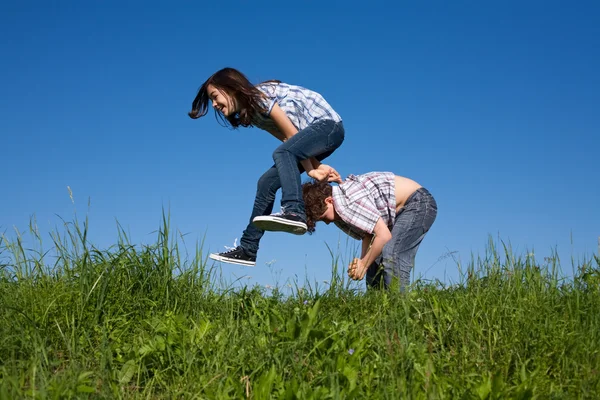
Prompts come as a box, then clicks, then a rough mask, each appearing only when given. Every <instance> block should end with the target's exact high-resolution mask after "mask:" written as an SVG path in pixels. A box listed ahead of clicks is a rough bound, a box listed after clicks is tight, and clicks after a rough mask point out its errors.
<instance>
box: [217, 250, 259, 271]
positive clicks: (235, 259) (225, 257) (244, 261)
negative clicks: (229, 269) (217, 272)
mask: <svg viewBox="0 0 600 400" xmlns="http://www.w3.org/2000/svg"><path fill="white" fill-rule="evenodd" d="M209 257H210V258H211V259H213V260H215V261H221V262H226V263H230V264H237V265H245V266H247V267H254V266H255V265H256V256H249V255H248V254H246V252H245V251H244V249H243V248H242V246H237V247H235V248H233V249H231V250H228V251H224V252H223V253H211V254H210V256H209Z"/></svg>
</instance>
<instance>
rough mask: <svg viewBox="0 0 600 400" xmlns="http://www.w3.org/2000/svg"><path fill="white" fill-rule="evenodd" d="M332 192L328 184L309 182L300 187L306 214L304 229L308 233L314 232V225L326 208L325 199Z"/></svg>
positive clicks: (315, 181)
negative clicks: (305, 228)
mask: <svg viewBox="0 0 600 400" xmlns="http://www.w3.org/2000/svg"><path fill="white" fill-rule="evenodd" d="M332 193H333V190H332V188H331V185H330V184H329V183H328V182H319V181H317V180H314V179H313V180H311V181H309V182H306V183H304V184H303V185H302V197H303V199H304V209H305V212H306V227H307V231H308V233H313V232H314V231H315V224H316V222H317V221H318V220H319V218H321V216H322V215H323V213H325V210H327V206H326V205H325V199H326V198H327V197H329V196H331V195H332Z"/></svg>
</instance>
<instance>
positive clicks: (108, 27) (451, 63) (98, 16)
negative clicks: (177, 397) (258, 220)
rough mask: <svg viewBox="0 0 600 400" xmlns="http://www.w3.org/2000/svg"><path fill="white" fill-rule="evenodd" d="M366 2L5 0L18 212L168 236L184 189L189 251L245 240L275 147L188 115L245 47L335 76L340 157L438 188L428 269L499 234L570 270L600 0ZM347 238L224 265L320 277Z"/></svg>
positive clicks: (590, 139)
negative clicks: (163, 227)
mask: <svg viewBox="0 0 600 400" xmlns="http://www.w3.org/2000/svg"><path fill="white" fill-rule="evenodd" d="M349 4H350V3H340V4H339V5H338V4H333V3H328V2H319V3H317V2H296V3H293V4H291V3H290V2H279V3H271V2H258V3H257V2H236V1H232V2H227V3H218V2H215V3H212V4H208V3H206V2H181V3H177V5H175V3H173V4H170V5H166V3H164V4H157V3H153V2H144V3H142V2H115V1H103V2H94V3H92V2H74V1H71V2H69V1H65V2H12V3H7V4H3V5H2V6H0V7H1V8H0V34H1V35H2V38H3V40H2V41H1V42H0V51H1V54H2V62H1V63H0V83H1V87H2V96H0V136H1V138H2V140H1V147H0V149H1V150H0V151H1V154H2V160H3V168H2V176H3V178H2V181H1V183H0V188H1V189H0V190H1V191H2V194H3V195H2V201H1V207H0V231H2V232H5V233H6V234H7V235H8V236H14V234H13V232H14V228H13V227H17V228H18V229H20V230H22V231H23V230H26V228H27V225H28V223H29V219H30V217H31V216H32V215H35V216H36V218H37V222H38V225H39V228H40V230H41V231H42V232H46V235H45V244H46V245H47V246H48V247H49V245H50V240H49V237H48V236H47V232H49V231H50V230H53V229H55V228H56V227H57V226H58V227H59V231H61V228H60V224H61V221H60V219H59V217H58V216H60V217H62V218H64V219H66V220H70V219H72V217H73V213H74V211H75V210H76V212H77V214H78V216H79V217H80V218H82V217H84V216H85V214H86V213H88V214H89V219H90V237H91V240H92V242H93V243H95V244H96V245H97V246H98V247H108V246H110V245H112V244H114V243H116V240H117V228H116V221H117V220H118V221H119V223H120V224H121V225H122V226H123V227H124V228H125V229H126V230H127V231H128V232H129V234H130V236H131V240H132V241H133V242H134V243H151V242H153V241H154V240H155V234H154V233H153V232H154V231H155V230H156V229H157V228H158V227H159V224H160V219H161V210H162V208H163V207H165V208H167V209H169V210H170V213H171V223H172V228H174V229H177V230H179V231H181V232H182V233H185V234H186V242H187V243H188V245H189V246H190V248H193V245H194V244H195V242H196V241H197V240H204V250H205V251H223V250H224V247H223V246H224V245H229V246H231V245H232V244H233V241H234V239H235V238H238V239H239V238H240V236H241V233H242V231H243V229H244V227H245V226H246V223H247V221H248V218H249V215H250V211H251V208H252V202H253V199H254V193H255V189H256V180H257V179H258V178H259V176H260V175H261V174H262V173H263V172H264V171H265V170H266V169H267V168H269V167H270V166H271V165H272V158H271V154H272V151H273V150H274V149H275V147H276V146H277V141H276V140H275V139H274V138H273V137H271V135H269V134H268V133H266V132H263V131H260V130H259V129H240V130H237V131H231V130H229V129H227V128H223V127H221V126H219V124H218V123H217V121H216V120H215V118H214V117H213V116H212V114H209V116H207V117H205V118H202V119H200V120H192V119H190V118H189V117H188V116H187V114H186V113H187V112H188V111H189V109H190V106H191V102H192V100H193V98H194V96H195V94H196V92H197V89H198V88H199V86H200V85H201V84H202V82H204V80H206V79H207V78H208V76H210V75H211V74H212V73H213V72H215V71H216V70H218V69H220V68H222V67H225V66H231V67H235V68H238V69H239V70H241V71H242V72H244V73H245V74H246V75H247V76H248V77H249V78H250V79H251V80H252V81H254V82H259V81H262V80H266V79H280V80H282V81H285V82H287V83H291V84H297V85H301V86H305V87H307V88H310V89H313V90H315V91H317V92H319V93H321V94H322V95H323V96H324V97H325V98H326V99H327V100H328V101H329V102H330V104H331V105H332V106H333V107H334V108H335V109H336V110H337V111H338V113H339V114H340V115H341V116H342V118H343V120H344V125H345V128H346V140H345V142H344V143H343V145H342V146H341V147H340V148H339V149H338V150H337V151H336V153H335V154H334V155H333V156H332V157H330V158H329V160H328V162H329V164H331V165H332V166H334V167H335V168H336V169H337V170H338V171H339V172H340V173H341V174H342V176H347V175H348V174H351V173H352V174H360V173H364V172H369V171H392V172H395V173H396V174H399V175H404V176H408V177H410V178H412V179H415V180H416V181H418V182H419V183H421V184H422V185H423V186H425V187H427V188H428V189H429V190H430V191H431V192H432V194H433V195H434V196H435V198H436V200H437V202H438V206H439V213H438V218H437V220H436V222H435V223H434V225H433V227H432V229H431V231H430V232H429V234H428V235H427V237H426V238H425V240H424V241H423V243H422V245H421V248H420V250H419V253H418V255H417V265H416V268H415V271H414V272H415V275H416V276H424V277H426V278H438V279H441V280H445V281H448V282H450V281H453V280H454V281H455V280H457V279H458V272H457V266H456V262H455V261H454V260H453V257H454V258H455V259H460V260H462V261H463V262H466V261H468V260H469V259H470V257H471V254H475V255H478V254H479V255H483V254H484V252H485V248H486V244H487V241H488V237H489V236H490V235H491V236H492V237H493V238H494V239H496V240H503V241H505V242H510V243H511V244H512V247H513V249H514V251H515V252H516V253H517V254H521V253H522V254H525V253H526V252H531V251H535V254H536V256H537V257H538V258H539V259H542V257H544V256H548V255H550V254H551V253H552V251H553V250H557V251H558V254H559V255H560V256H561V258H562V264H563V268H564V269H565V270H566V271H565V272H566V273H570V272H571V267H570V265H571V261H570V259H571V257H574V258H575V259H578V258H582V257H586V256H587V257H589V256H591V254H593V253H595V252H596V251H597V240H598V236H600V211H599V207H598V205H599V204H600V184H599V183H598V182H599V179H600V178H599V173H600V167H599V166H598V161H597V157H598V149H599V145H600V139H599V136H600V112H599V110H600V94H599V93H600V74H598V71H600V24H598V23H597V22H598V20H599V18H600V5H599V3H597V2H593V1H581V2H575V3H567V2H565V1H543V2H542V1H530V2H517V1H506V2H474V1H469V2H463V1H453V2H445V1H444V2H442V1H433V2H427V3H424V2H397V3H396V4H394V5H391V4H386V3H379V2H362V3H360V4H356V5H349ZM67 186H69V187H70V188H71V189H72V191H73V194H74V199H75V205H73V204H72V203H71V200H70V198H69V193H68V191H67ZM88 200H89V202H90V207H89V210H88V206H87V205H88ZM277 202H279V197H278V199H277ZM276 207H278V204H277V205H276ZM347 242H348V241H347V239H346V237H345V236H344V235H343V234H341V233H340V232H339V231H338V230H337V229H336V228H335V227H334V226H333V225H330V226H325V225H324V224H321V225H318V226H317V232H316V233H315V234H314V235H312V236H308V235H306V236H303V237H297V236H293V235H286V234H283V233H270V234H269V233H267V234H266V235H265V237H264V238H263V241H262V242H261V249H260V252H259V256H258V260H257V266H256V267H254V268H243V267H238V266H232V265H228V264H223V265H222V266H221V268H222V274H223V276H224V277H225V278H226V279H230V280H233V279H236V278H237V277H242V276H251V277H252V278H250V279H246V278H244V279H245V280H244V281H247V282H249V283H251V284H252V283H258V284H261V285H268V284H274V283H277V282H279V283H282V282H286V281H288V280H289V279H294V277H295V276H297V277H298V279H299V280H300V282H302V281H303V280H304V279H305V277H306V278H308V279H309V280H310V281H318V282H321V281H323V280H327V279H328V278H329V276H330V266H331V257H330V255H329V252H328V250H327V247H326V244H328V245H329V246H331V247H332V248H334V249H335V248H337V246H338V243H340V248H341V250H340V252H341V254H342V255H343V256H344V257H345V259H347V258H348V256H347V254H349V252H350V250H348V247H347ZM350 244H354V242H353V241H352V240H350ZM450 252H452V254H453V257H446V256H445V255H447V254H448V253H450ZM272 260H276V261H275V262H274V263H272V264H271V266H270V267H269V266H267V264H266V263H270V262H271V261H272Z"/></svg>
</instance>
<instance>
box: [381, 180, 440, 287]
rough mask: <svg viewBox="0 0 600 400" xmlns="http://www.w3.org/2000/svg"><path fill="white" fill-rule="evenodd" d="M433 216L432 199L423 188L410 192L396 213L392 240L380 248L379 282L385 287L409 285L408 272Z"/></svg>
mask: <svg viewBox="0 0 600 400" xmlns="http://www.w3.org/2000/svg"><path fill="white" fill-rule="evenodd" d="M436 216H437V204H436V202H435V199H434V198H433V196H431V194H430V193H429V192H428V191H427V189H425V188H420V189H418V190H417V191H416V192H415V193H413V194H412V195H411V196H410V197H409V198H408V200H407V201H406V204H405V205H404V207H403V208H402V209H401V210H400V212H399V213H398V215H396V221H395V223H394V228H393V229H392V239H391V240H390V241H389V242H388V243H386V245H385V246H384V247H383V251H382V254H381V257H382V260H381V262H382V264H383V281H384V285H385V287H386V288H390V287H391V286H392V285H399V288H400V290H404V288H405V287H406V286H408V285H409V284H410V272H411V270H412V268H413V267H414V265H415V257H416V255H417V250H418V249H419V245H420V244H421V242H422V241H423V238H424V237H425V234H426V233H427V232H428V231H429V228H431V225H432V224H433V221H435V217H436Z"/></svg>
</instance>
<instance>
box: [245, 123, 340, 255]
mask: <svg viewBox="0 0 600 400" xmlns="http://www.w3.org/2000/svg"><path fill="white" fill-rule="evenodd" d="M344 134H345V133H344V125H343V124H342V122H335V121H332V120H319V121H316V122H314V123H312V124H310V125H309V126H307V127H306V128H304V129H302V130H300V131H298V133H296V134H295V135H294V136H292V137H291V138H290V139H289V140H287V141H286V142H283V143H282V144H281V145H280V146H279V147H277V149H275V151H274V152H273V161H275V165H273V166H272V167H271V168H269V169H268V170H267V171H266V172H265V173H264V174H263V175H262V176H261V177H260V179H259V180H258V184H257V189H256V197H255V199H254V207H253V208H252V214H251V216H250V221H249V223H248V226H247V227H246V229H245V230H244V233H243V234H242V239H241V240H240V244H241V246H242V247H243V248H244V250H245V251H246V253H247V254H248V255H251V256H256V253H257V252H258V244H259V242H260V239H261V238H262V236H263V235H264V233H265V231H263V230H261V229H258V228H256V227H255V226H254V225H253V224H252V220H253V219H254V218H255V217H257V216H259V215H269V214H271V212H272V211H273V205H274V203H275V193H276V192H277V190H278V189H279V188H281V207H282V208H283V209H285V212H286V213H287V212H290V213H294V214H296V215H299V216H301V217H306V213H305V211H304V202H303V200H302V186H301V180H300V175H301V174H302V172H304V168H303V167H302V165H301V164H300V161H302V160H306V159H309V158H311V157H314V158H316V159H317V160H319V161H321V160H324V159H325V158H327V157H329V156H330V155H331V154H332V153H333V152H334V151H335V150H336V149H337V148H338V147H340V145H341V144H342V142H343V141H344Z"/></svg>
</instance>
